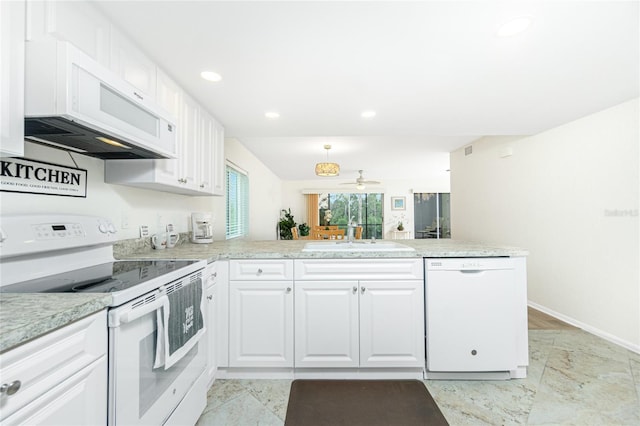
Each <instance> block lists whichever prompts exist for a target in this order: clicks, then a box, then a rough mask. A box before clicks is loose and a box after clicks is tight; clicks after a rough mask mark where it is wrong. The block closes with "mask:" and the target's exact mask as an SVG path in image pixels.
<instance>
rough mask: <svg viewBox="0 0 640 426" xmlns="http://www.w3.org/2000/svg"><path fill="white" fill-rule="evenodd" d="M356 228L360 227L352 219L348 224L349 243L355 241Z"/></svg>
mask: <svg viewBox="0 0 640 426" xmlns="http://www.w3.org/2000/svg"><path fill="white" fill-rule="evenodd" d="M356 226H358V224H357V223H355V222H354V221H353V218H351V220H349V223H347V241H349V242H352V241H353V240H354V239H355V238H354V233H355V231H356Z"/></svg>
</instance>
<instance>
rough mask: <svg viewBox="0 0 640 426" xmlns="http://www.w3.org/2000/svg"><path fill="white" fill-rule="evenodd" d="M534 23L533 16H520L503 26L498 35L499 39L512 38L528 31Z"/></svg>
mask: <svg viewBox="0 0 640 426" xmlns="http://www.w3.org/2000/svg"><path fill="white" fill-rule="evenodd" d="M532 22H533V16H519V17H517V18H513V19H511V20H509V21H507V22H505V23H504V24H502V26H501V27H500V28H499V29H498V32H497V33H496V34H497V35H498V37H511V36H514V35H518V34H520V33H522V32H524V31H526V30H527V28H529V26H531V23H532Z"/></svg>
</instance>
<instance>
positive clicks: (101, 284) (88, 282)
mask: <svg viewBox="0 0 640 426" xmlns="http://www.w3.org/2000/svg"><path fill="white" fill-rule="evenodd" d="M196 262H197V260H118V261H114V262H108V263H101V264H99V265H95V266H90V267H87V268H82V269H76V270H73V271H69V272H64V273H61V274H56V275H50V276H46V277H42V278H38V279H35V280H30V281H24V282H20V283H16V284H11V285H8V286H2V287H0V292H3V293H69V292H85V293H113V292H117V291H121V290H126V289H129V288H131V287H134V286H136V285H138V284H141V283H143V282H146V281H149V280H152V279H154V278H157V277H160V276H162V275H165V274H167V273H169V272H172V271H175V270H178V269H181V268H184V267H186V266H189V265H192V264H194V263H196Z"/></svg>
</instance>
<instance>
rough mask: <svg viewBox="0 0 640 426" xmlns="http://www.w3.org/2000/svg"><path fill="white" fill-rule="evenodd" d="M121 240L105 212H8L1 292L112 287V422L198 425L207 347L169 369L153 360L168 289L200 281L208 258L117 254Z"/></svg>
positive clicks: (0, 223) (0, 242) (2, 230)
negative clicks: (141, 257) (156, 365)
mask: <svg viewBox="0 0 640 426" xmlns="http://www.w3.org/2000/svg"><path fill="white" fill-rule="evenodd" d="M115 242H116V228H115V226H114V225H113V223H112V222H111V221H109V220H108V219H105V218H100V217H93V216H81V215H13V216H2V217H1V218H0V265H1V268H0V292H4V293H8V292H10V293H69V297H73V294H72V293H109V294H110V295H111V303H110V308H109V312H108V316H107V317H108V327H109V330H108V335H109V373H108V374H109V378H108V381H109V392H108V395H109V397H108V399H109V401H108V405H109V408H108V424H110V425H116V424H118V425H123V424H127V425H139V424H154V425H160V424H162V425H164V424H167V425H184V424H194V423H195V422H196V420H197V419H198V417H199V415H200V414H201V413H202V411H203V409H204V407H205V405H206V388H204V385H203V383H204V382H206V378H205V377H204V376H205V374H204V370H205V366H206V347H205V345H201V344H196V345H195V346H194V347H193V348H192V349H191V350H189V351H188V352H187V353H186V354H185V355H184V356H183V357H182V358H181V359H180V360H179V361H178V362H177V363H176V364H174V365H173V366H172V367H171V368H168V369H164V368H163V367H160V368H154V358H155V352H156V351H155V349H156V344H157V320H158V311H159V309H161V308H162V307H163V306H166V304H167V300H168V299H167V293H170V292H171V291H172V290H173V289H174V288H180V287H182V286H186V285H189V284H195V285H200V286H201V285H202V273H203V270H204V268H205V266H206V261H204V260H202V261H195V260H115V259H114V258H113V244H114V243H115ZM203 312H204V310H203ZM196 388H197V389H196Z"/></svg>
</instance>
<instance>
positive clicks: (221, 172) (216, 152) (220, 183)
mask: <svg viewBox="0 0 640 426" xmlns="http://www.w3.org/2000/svg"><path fill="white" fill-rule="evenodd" d="M213 124H214V126H213V133H214V137H213V160H212V162H211V167H212V169H213V176H212V178H213V194H214V195H224V193H225V158H224V127H222V125H221V124H220V123H218V122H217V121H215V120H214V123H213Z"/></svg>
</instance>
